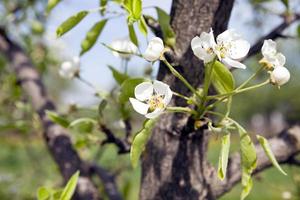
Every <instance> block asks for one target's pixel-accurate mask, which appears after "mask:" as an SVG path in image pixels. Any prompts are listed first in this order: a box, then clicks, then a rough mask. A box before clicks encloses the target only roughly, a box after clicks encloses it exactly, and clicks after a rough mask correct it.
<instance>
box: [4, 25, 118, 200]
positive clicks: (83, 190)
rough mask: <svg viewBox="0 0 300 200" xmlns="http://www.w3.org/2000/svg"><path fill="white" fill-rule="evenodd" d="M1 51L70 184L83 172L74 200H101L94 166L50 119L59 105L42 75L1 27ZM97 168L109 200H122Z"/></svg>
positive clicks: (106, 175) (113, 185)
mask: <svg viewBox="0 0 300 200" xmlns="http://www.w3.org/2000/svg"><path fill="white" fill-rule="evenodd" d="M0 52H1V53H2V54H3V55H5V56H6V57H7V59H8V61H9V62H10V64H11V66H12V68H13V69H14V71H15V73H16V76H17V78H18V80H19V81H18V82H19V83H20V84H21V87H22V88H23V90H24V92H25V93H26V94H27V96H28V98H29V99H30V100H31V101H32V105H33V107H34V109H35V110H36V112H37V113H38V114H39V117H40V119H41V121H42V124H43V128H44V138H45V142H46V144H47V146H48V148H49V150H50V152H51V154H52V156H53V158H54V160H55V161H56V163H57V165H58V166H59V169H60V172H61V174H62V175H63V177H64V180H65V181H67V180H68V179H69V178H70V177H71V176H72V175H73V173H75V172H76V171H77V170H80V177H79V180H78V184H77V190H76V193H75V196H74V199H79V200H86V199H90V200H95V199H100V197H99V195H98V190H97V188H96V186H95V185H94V183H93V182H92V181H91V179H90V177H89V176H90V171H91V170H90V167H88V165H87V164H86V163H85V162H83V161H82V160H81V159H80V157H79V155H78V154H77V152H76V151H75V149H74V148H73V146H72V143H71V139H70V137H69V136H68V134H67V133H66V132H65V130H64V129H63V128H62V127H60V126H58V125H56V124H55V123H53V122H52V121H50V120H49V119H48V118H47V115H46V110H52V111H55V105H54V103H53V102H52V101H51V100H50V98H49V97H48V95H47V91H46V88H45V86H44V84H43V83H42V80H41V77H40V75H39V74H38V72H37V71H36V70H35V69H34V67H33V65H32V63H31V62H30V60H29V58H28V56H27V55H26V54H25V52H24V51H23V49H22V48H21V47H20V46H19V45H18V44H16V43H14V42H12V41H11V40H10V39H9V38H8V37H7V35H6V33H5V30H4V29H1V28H0ZM93 169H97V170H95V171H96V172H97V174H99V177H100V179H101V180H102V181H103V183H104V186H105V189H106V192H107V194H108V196H109V199H111V200H120V199H121V198H120V195H119V194H118V192H117V189H116V186H115V184H114V182H112V181H108V178H107V177H109V175H108V173H107V172H105V170H104V169H102V168H100V167H97V166H96V165H93ZM100 169H101V170H100ZM100 172H101V173H100ZM100 174H101V176H100ZM106 184H107V185H106ZM112 188H115V189H114V192H113V194H112V193H111V190H112ZM117 197H118V198H117Z"/></svg>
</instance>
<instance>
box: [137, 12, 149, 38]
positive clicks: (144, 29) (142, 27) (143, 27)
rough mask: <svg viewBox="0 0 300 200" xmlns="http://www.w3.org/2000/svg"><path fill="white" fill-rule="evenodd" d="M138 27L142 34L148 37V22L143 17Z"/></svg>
mask: <svg viewBox="0 0 300 200" xmlns="http://www.w3.org/2000/svg"><path fill="white" fill-rule="evenodd" d="M138 27H139V29H140V31H141V33H142V34H143V35H144V36H145V37H146V36H147V35H148V29H147V24H146V21H145V19H144V17H143V16H141V19H140V20H139V21H138Z"/></svg>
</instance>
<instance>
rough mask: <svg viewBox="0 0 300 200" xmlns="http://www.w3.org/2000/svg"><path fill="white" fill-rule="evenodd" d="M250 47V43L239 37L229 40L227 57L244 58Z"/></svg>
mask: <svg viewBox="0 0 300 200" xmlns="http://www.w3.org/2000/svg"><path fill="white" fill-rule="evenodd" d="M249 49H250V43H249V42H248V41H246V40H243V39H239V40H235V41H232V42H231V45H230V48H229V50H228V51H229V52H228V53H229V57H230V58H232V59H234V60H237V59H242V58H244V57H245V56H246V55H247V54H248V52H249Z"/></svg>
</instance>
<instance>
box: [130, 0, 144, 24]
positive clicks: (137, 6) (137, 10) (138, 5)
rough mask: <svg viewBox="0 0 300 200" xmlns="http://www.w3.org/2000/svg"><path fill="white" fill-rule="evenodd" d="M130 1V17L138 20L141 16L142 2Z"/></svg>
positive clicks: (138, 0) (137, 0)
mask: <svg viewBox="0 0 300 200" xmlns="http://www.w3.org/2000/svg"><path fill="white" fill-rule="evenodd" d="M131 1H132V15H133V17H134V19H135V20H139V19H140V18H141V16H142V0H131Z"/></svg>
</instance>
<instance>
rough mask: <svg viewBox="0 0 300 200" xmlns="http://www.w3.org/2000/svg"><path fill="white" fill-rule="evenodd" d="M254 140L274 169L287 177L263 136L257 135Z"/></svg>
mask: <svg viewBox="0 0 300 200" xmlns="http://www.w3.org/2000/svg"><path fill="white" fill-rule="evenodd" d="M256 138H257V139H258V141H259V143H260V145H261V146H262V147H263V149H264V151H265V153H266V155H267V156H268V158H269V159H270V161H271V162H272V164H273V165H274V167H276V168H277V169H278V170H279V171H280V172H281V173H282V174H284V175H287V174H286V173H285V171H283V169H282V168H281V167H280V165H279V164H278V162H277V160H276V158H275V156H274V154H273V152H272V150H271V147H270V145H269V142H268V140H267V139H266V138H264V137H263V136H260V135H257V136H256Z"/></svg>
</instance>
